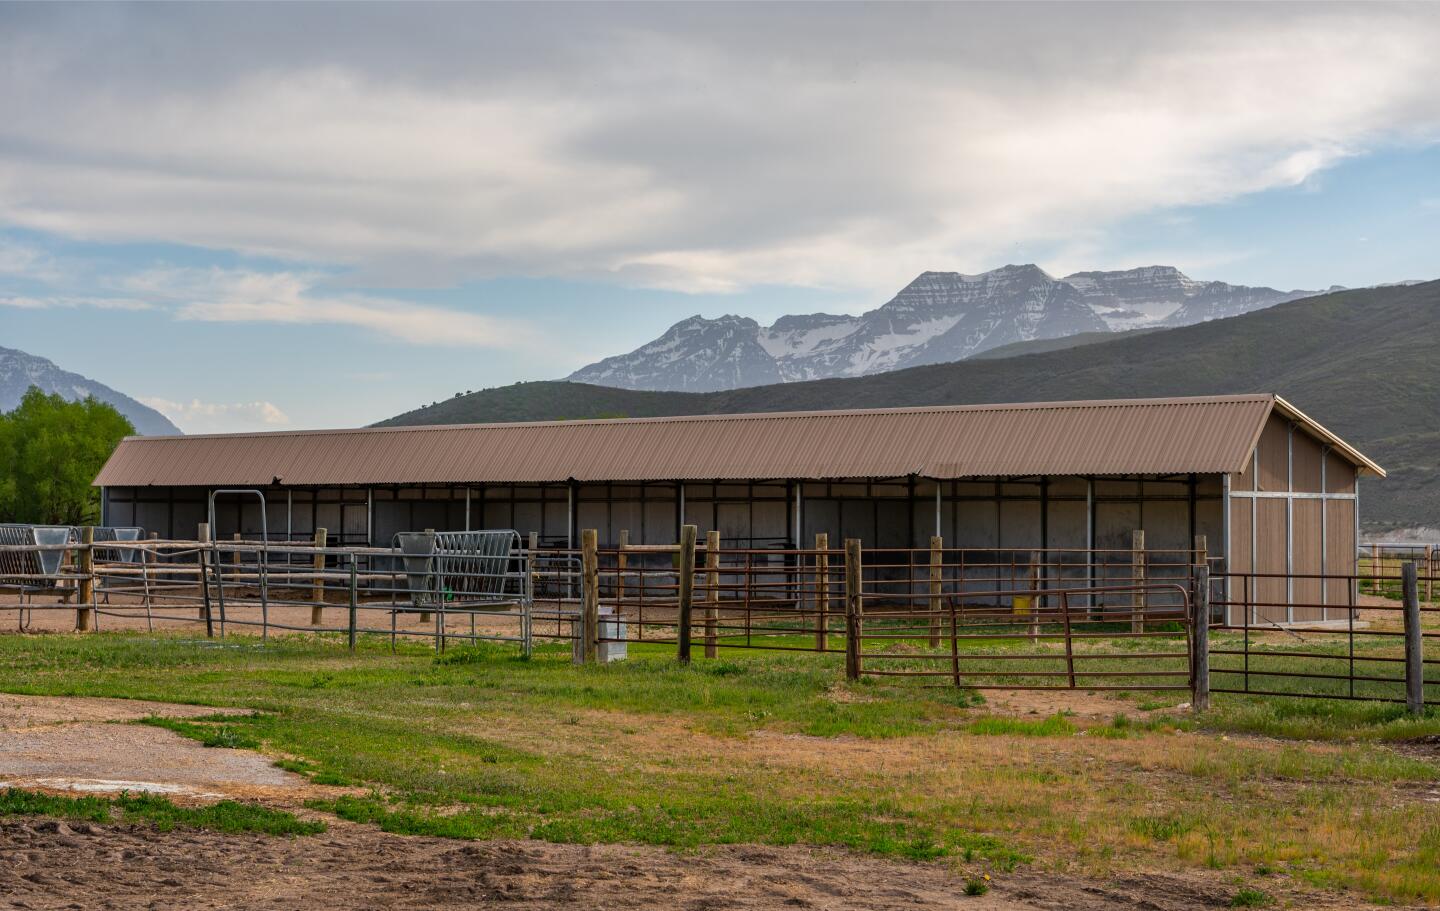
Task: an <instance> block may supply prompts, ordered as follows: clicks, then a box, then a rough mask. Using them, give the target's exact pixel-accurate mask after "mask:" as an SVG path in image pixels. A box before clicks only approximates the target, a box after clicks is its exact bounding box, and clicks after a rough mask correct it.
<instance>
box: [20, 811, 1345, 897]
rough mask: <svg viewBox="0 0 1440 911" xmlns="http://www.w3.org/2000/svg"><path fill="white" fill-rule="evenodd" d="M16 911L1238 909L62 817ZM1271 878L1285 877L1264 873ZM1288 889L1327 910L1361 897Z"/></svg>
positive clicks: (917, 879)
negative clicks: (164, 828)
mask: <svg viewBox="0 0 1440 911" xmlns="http://www.w3.org/2000/svg"><path fill="white" fill-rule="evenodd" d="M0 861H3V863H0V896H4V899H3V901H4V903H5V906H7V907H11V908H29V909H35V911H52V909H72V908H84V909H99V911H120V909H138V908H144V909H153V911H168V909H176V911H179V909H185V911H191V909H196V911H199V909H219V908H246V909H277V911H278V909H285V911H309V909H330V908H346V909H351V911H368V909H392V908H399V909H419V908H444V909H463V908H489V907H495V906H497V905H501V904H508V905H511V906H512V907H521V908H526V909H537V911H545V909H560V908H566V909H570V908H576V907H591V908H604V909H621V911H624V909H640V908H646V909H649V908H666V909H671V908H674V909H684V911H712V909H713V911H719V909H741V911H758V909H772V908H773V909H787V911H788V909H796V908H801V909H803V908H815V909H822V908H823V909H837V911H842V909H857V911H858V909H866V911H891V909H916V908H947V909H950V908H953V909H976V911H1041V909H1044V911H1060V909H1065V911H1119V909H1133V908H1148V909H1156V911H1162V909H1163V911H1198V909H1201V908H1215V907H1221V906H1224V905H1226V904H1227V903H1228V902H1229V899H1230V897H1231V896H1232V895H1233V894H1234V891H1235V886H1233V885H1230V884H1228V883H1226V882H1224V881H1223V880H1222V878H1221V877H1219V876H1218V875H1203V874H1185V875H1177V874H1171V873H1155V874H1144V875H1134V874H1131V875H1126V876H1124V877H1121V878H1117V879H1113V880H1087V879H1076V878H1069V877H1064V876H1061V875H1057V874H1049V873H1017V874H1014V875H1011V876H1002V877H999V878H997V879H996V880H995V881H994V884H993V888H992V890H991V891H990V893H989V894H988V895H985V896H981V897H967V896H965V895H964V886H965V882H964V879H963V877H961V876H959V875H958V874H956V873H955V872H954V871H952V870H950V869H948V868H947V867H945V866H943V865H941V864H908V863H902V862H897V861H888V860H883V859H879V858H874V857H868V856H863V855H856V854H851V853H848V852H844V851H839V850H820V849H810V848H789V847H787V848H769V847H751V846H727V847H721V848H714V849H708V850H704V851H699V852H694V853H674V852H670V851H665V850H663V849H660V848H651V847H640V846H630V845H594V846H587V845H557V844H549V843H545V842H513V841H512V842H456V841H447V840H444V839H434V838H413V837H402V836H397V835H388V834H386V833H383V832H379V831H377V830H374V829H371V828H368V827H362V826H355V825H349V824H344V823H340V824H335V825H334V826H332V828H331V830H330V831H329V832H327V833H326V834H324V835H319V836H314V837H307V838H270V837H265V836H255V835H220V834H217V833H212V832H200V831H188V830H175V831H172V832H167V833H160V832H156V831H154V830H152V829H146V828H142V827H131V826H96V825H89V824H84V823H63V822H55V821H34V820H25V821H8V822H0ZM1262 885H1264V886H1267V887H1268V886H1270V885H1271V884H1270V883H1269V882H1266V883H1262ZM1267 891H1270V892H1272V894H1275V895H1276V896H1277V897H1280V898H1281V899H1282V900H1285V899H1287V898H1288V899H1298V900H1296V901H1295V902H1294V903H1295V904H1296V905H1298V906H1300V907H1305V908H1313V909H1331V908H1334V909H1338V908H1342V907H1343V908H1361V907H1365V906H1363V905H1360V904H1357V903H1356V902H1354V901H1349V900H1328V899H1325V898H1323V897H1317V896H1314V895H1311V894H1304V895H1303V896H1298V895H1292V894H1291V893H1288V892H1287V891H1286V890H1285V889H1284V888H1283V887H1281V885H1280V883H1279V882H1278V881H1277V882H1276V883H1275V888H1273V889H1269V888H1267Z"/></svg>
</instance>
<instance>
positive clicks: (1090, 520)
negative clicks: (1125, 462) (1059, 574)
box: [1085, 478, 1095, 608]
mask: <svg viewBox="0 0 1440 911" xmlns="http://www.w3.org/2000/svg"><path fill="white" fill-rule="evenodd" d="M1085 578H1086V579H1087V580H1088V585H1089V587H1090V588H1094V587H1095V479H1094V478H1086V479H1085ZM1086 600H1087V601H1088V602H1089V603H1088V604H1086V607H1090V608H1093V607H1094V606H1095V596H1094V595H1093V594H1092V595H1090V597H1089V598H1087V599H1086Z"/></svg>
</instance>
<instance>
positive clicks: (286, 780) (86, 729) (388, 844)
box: [0, 695, 1362, 911]
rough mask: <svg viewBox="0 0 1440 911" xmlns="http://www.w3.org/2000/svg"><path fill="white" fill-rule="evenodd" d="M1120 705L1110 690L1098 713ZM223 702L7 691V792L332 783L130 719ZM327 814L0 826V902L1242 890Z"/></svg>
mask: <svg viewBox="0 0 1440 911" xmlns="http://www.w3.org/2000/svg"><path fill="white" fill-rule="evenodd" d="M1099 698H1100V697H1097V700H1099ZM1109 705H1113V703H1111V702H1109V701H1108V700H1107V701H1105V702H1104V703H1101V702H1099V701H1097V704H1096V706H1095V707H1094V709H1095V711H1096V712H1097V713H1098V712H1099V711H1100V710H1101V709H1102V708H1107V707H1108V706H1109ZM1012 708H1013V709H1015V710H1021V711H1023V710H1025V709H1026V708H1027V707H1022V706H1020V705H1016V706H1013V707H1012ZM1028 708H1029V710H1037V709H1038V708H1039V707H1037V706H1028ZM215 712H216V710H215V709H213V708H210V707H200V706H183V705H168V704H164V703H150V702H138V701H134V702H132V701H127V700H121V699H80V698H57V697H37V696H12V695H0V786H3V785H5V784H14V785H18V786H25V787H32V788H39V789H41V790H46V791H51V792H57V793H65V792H72V793H73V792H79V793H86V792H94V791H97V790H102V791H103V790H120V789H124V788H128V789H130V790H140V789H144V790H152V791H158V792H161V793H166V794H169V795H171V796H173V798H174V799H176V800H179V801H182V802H197V801H198V802H204V801H207V800H213V799H217V798H219V797H236V798H242V799H253V800H258V801H261V802H263V803H266V804H268V805H272V806H282V807H289V808H294V807H297V806H298V805H299V804H300V802H301V801H303V800H304V799H306V798H308V797H311V796H316V795H317V794H319V793H327V794H328V793H333V792H334V790H335V789H325V788H319V787H318V786H315V785H312V784H310V783H309V782H308V781H306V780H305V779H303V778H300V777H299V776H295V775H290V774H289V773H286V772H283V771H281V770H279V769H277V768H275V767H274V766H273V765H271V764H270V760H269V759H267V758H266V757H263V756H260V755H258V754H255V753H251V752H248V751H243V750H228V749H218V748H206V747H203V746H201V745H200V744H198V743H196V742H194V741H191V740H187V739H184V738H181V737H179V736H178V735H175V734H173V733H171V732H170V731H167V730H164V729H161V728H154V727H146V726H140V725H134V724H125V723H118V722H126V721H133V720H134V719H138V718H143V717H147V716H151V715H163V716H169V717H181V718H183V717H195V716H197V715H208V714H214V713H215ZM782 746H783V745H782ZM757 747H758V748H766V749H773V748H774V745H773V744H768V743H759V744H757ZM327 821H328V822H329V824H330V830H329V831H328V832H327V833H325V834H323V835H319V836H312V837H303V838H277V837H267V836H258V835H221V834H217V833H213V832H204V831H194V830H174V831H171V832H158V831H156V830H154V829H151V828H147V827H141V826H128V825H94V824H89V823H80V822H62V821H56V820H45V819H33V818H23V819H9V820H0V908H26V909H37V911H38V909H141V908H143V909H149V911H167V909H175V911H180V909H187V911H188V909H220V908H245V909H287V911H309V909H322V908H323V909H330V908H345V909H380V908H400V909H405V908H417V909H418V908H435V909H466V908H485V907H492V906H498V905H502V904H503V905H507V906H510V907H520V908H527V909H559V908H575V907H590V908H601V909H639V908H667V909H668V908H680V909H693V911H709V909H721V908H725V909H730V908H734V909H741V911H746V909H756V911H758V909H791V908H816V909H877V911H888V909H915V908H955V909H972V908H973V909H977V911H982V909H985V911H1021V909H1027V911H1040V909H1052V911H1060V909H1073V911H1112V909H1113V911H1118V909H1129V908H1147V909H1156V911H1191V909H1200V908H1215V907H1223V906H1225V905H1226V904H1227V903H1228V902H1229V900H1230V897H1231V896H1232V895H1233V894H1234V890H1235V886H1234V884H1233V883H1232V882H1230V881H1229V880H1228V879H1227V878H1226V877H1223V876H1221V875H1219V874H1212V873H1208V872H1192V873H1183V874H1177V873H1173V872H1154V873H1145V874H1127V875H1125V876H1121V877H1117V878H1114V879H1109V880H1096V879H1086V878H1079V877H1071V876H1065V875H1062V874H1057V873H1050V872H1042V871H1033V870H1031V871H1020V872H1017V873H1013V874H1008V875H1003V876H999V877H997V878H996V879H995V880H994V881H993V885H992V889H991V891H990V893H989V894H987V895H984V896H966V895H965V894H964V888H965V879H964V877H963V876H962V875H961V874H960V873H959V872H958V871H957V870H955V869H953V868H951V867H949V866H947V865H946V864H943V863H933V864H913V863H904V862H898V861H894V860H887V859H883V858H878V857H872V856H868V855H861V854H854V853H851V852H846V851H841V850H825V849H813V848H803V847H783V848H776V847H755V846H723V847H716V848H710V849H705V850H702V851H698V852H692V853H677V852H671V851H666V850H664V849H660V848H652V847H645V846H635V845H596V846H585V845H559V844H549V843H545V842H530V841H510V842H459V841H453V840H446V839H434V838H414V837H406V836H399V835H391V834H387V833H384V832H381V831H379V830H378V829H375V828H373V827H369V826H361V825H355V824H351V823H347V822H344V821H341V820H335V819H328V820H327ZM1292 888H1293V887H1291V886H1288V885H1286V884H1284V883H1282V882H1280V881H1279V880H1277V881H1276V882H1275V884H1274V886H1273V888H1270V889H1268V891H1270V892H1271V893H1272V894H1274V895H1276V896H1277V897H1278V898H1280V899H1281V901H1282V903H1283V904H1285V905H1288V906H1291V907H1301V908H1315V909H1339V908H1357V907H1362V906H1360V905H1357V904H1356V903H1355V902H1353V901H1350V900H1344V899H1332V898H1327V897H1318V898H1317V897H1316V896H1315V895H1312V894H1308V893H1306V894H1301V893H1294V892H1291V891H1289V890H1290V889H1292Z"/></svg>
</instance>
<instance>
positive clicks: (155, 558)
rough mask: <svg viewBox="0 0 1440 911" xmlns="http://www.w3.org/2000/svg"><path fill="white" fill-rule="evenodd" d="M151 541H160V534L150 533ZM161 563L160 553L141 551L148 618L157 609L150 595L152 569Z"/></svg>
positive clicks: (141, 579)
mask: <svg viewBox="0 0 1440 911" xmlns="http://www.w3.org/2000/svg"><path fill="white" fill-rule="evenodd" d="M150 540H151V541H158V540H160V532H158V531H152V532H150ZM159 562H160V555H159V554H158V553H156V552H155V551H153V550H142V551H140V581H141V583H142V585H143V592H144V594H143V597H144V599H145V600H144V601H143V602H142V603H143V604H144V605H145V616H147V617H149V616H150V611H151V610H152V609H154V607H155V599H154V597H153V596H152V595H151V593H150V567H151V566H153V565H155V564H158V563H159ZM155 580H156V581H157V582H158V581H159V580H160V574H159V572H158V571H156V573H155ZM107 603H108V602H107Z"/></svg>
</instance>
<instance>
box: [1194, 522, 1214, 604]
mask: <svg viewBox="0 0 1440 911" xmlns="http://www.w3.org/2000/svg"><path fill="white" fill-rule="evenodd" d="M1193 547H1194V550H1195V556H1194V560H1195V564H1194V565H1195V566H1203V567H1205V568H1206V570H1209V568H1210V550H1209V548H1208V547H1207V546H1206V543H1205V536H1204V535H1196V536H1195V541H1194V544H1193ZM1205 578H1206V579H1209V578H1210V576H1209V573H1208V572H1207V573H1206V576H1205ZM1205 604H1206V605H1207V610H1208V605H1209V604H1210V592H1209V591H1208V590H1207V591H1206V592H1205ZM1205 619H1206V620H1207V621H1208V620H1209V619H1210V615H1209V614H1206V615H1205Z"/></svg>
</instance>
